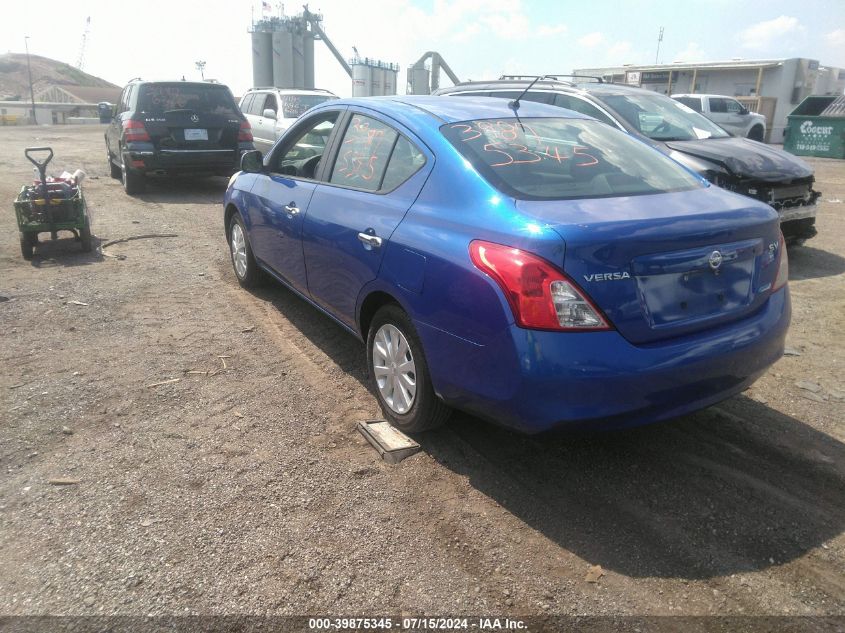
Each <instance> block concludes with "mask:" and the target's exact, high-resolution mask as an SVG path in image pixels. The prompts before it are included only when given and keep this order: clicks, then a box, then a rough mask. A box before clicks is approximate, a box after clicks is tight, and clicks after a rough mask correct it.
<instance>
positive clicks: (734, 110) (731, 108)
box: [725, 99, 742, 114]
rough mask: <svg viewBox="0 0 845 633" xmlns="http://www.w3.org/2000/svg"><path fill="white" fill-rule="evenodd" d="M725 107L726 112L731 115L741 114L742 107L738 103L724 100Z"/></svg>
mask: <svg viewBox="0 0 845 633" xmlns="http://www.w3.org/2000/svg"><path fill="white" fill-rule="evenodd" d="M725 105H726V107H727V109H728V112H730V113H731V114H739V113H740V112H742V106H741V105H740V103H739V101H734V100H733V99H725Z"/></svg>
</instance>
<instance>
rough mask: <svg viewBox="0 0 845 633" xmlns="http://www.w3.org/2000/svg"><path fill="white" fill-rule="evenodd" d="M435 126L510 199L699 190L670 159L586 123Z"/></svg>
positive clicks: (546, 121) (496, 122) (526, 121)
mask: <svg viewBox="0 0 845 633" xmlns="http://www.w3.org/2000/svg"><path fill="white" fill-rule="evenodd" d="M440 129H441V131H442V132H443V134H444V136H445V137H446V138H447V139H448V140H449V141H450V142H451V143H452V145H454V147H455V148H456V149H457V150H458V151H459V152H460V153H461V154H462V155H463V156H464V158H466V159H467V160H468V161H469V162H470V163H471V164H472V166H473V167H475V169H476V170H478V172H479V173H480V174H481V175H482V176H483V177H484V178H485V179H487V181H488V182H490V184H492V185H493V186H494V187H496V188H498V189H499V190H500V191H501V192H502V193H504V194H506V195H509V196H513V197H515V198H520V199H525V200H568V199H579V198H600V197H615V196H632V195H643V194H654V193H665V192H668V191H683V190H686V189H694V188H697V187H701V186H702V184H701V181H700V180H699V179H698V178H696V177H695V176H694V175H693V174H691V173H690V172H688V171H687V170H686V169H684V168H683V167H681V166H680V165H679V164H678V163H676V162H675V161H673V160H672V159H671V158H669V157H668V156H665V155H664V154H661V153H660V152H658V151H657V150H654V149H652V148H650V147H648V146H647V145H646V144H645V143H642V142H640V141H638V140H636V139H634V138H633V137H632V136H630V135H629V134H625V133H624V132H622V131H620V130H616V129H613V128H611V127H610V126H608V125H605V124H604V123H600V122H599V121H593V120H590V119H565V118H519V119H516V118H508V119H487V120H479V121H463V122H461V123H447V124H445V125H443V126H442V127H441V128H440Z"/></svg>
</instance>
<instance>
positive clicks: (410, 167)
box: [381, 136, 425, 191]
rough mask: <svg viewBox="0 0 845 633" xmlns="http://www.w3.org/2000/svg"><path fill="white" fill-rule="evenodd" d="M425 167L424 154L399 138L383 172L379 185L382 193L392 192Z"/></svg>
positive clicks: (403, 138) (401, 137)
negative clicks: (382, 178)
mask: <svg viewBox="0 0 845 633" xmlns="http://www.w3.org/2000/svg"><path fill="white" fill-rule="evenodd" d="M423 165H425V154H423V153H422V152H421V151H420V150H418V149H417V148H416V147H414V145H413V143H411V141H409V140H408V139H406V138H405V137H404V136H400V137H399V140H398V141H396V146H395V147H394V148H393V153H392V154H391V155H390V162H389V163H388V164H387V170H386V171H385V172H384V180H383V181H382V183H381V190H382V191H392V190H393V189H396V187H398V186H399V185H401V184H402V183H403V182H405V181H406V180H408V178H410V177H411V176H413V175H414V174H415V173H417V171H418V170H419V168H420V167H422V166H423Z"/></svg>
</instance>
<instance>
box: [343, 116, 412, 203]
mask: <svg viewBox="0 0 845 633" xmlns="http://www.w3.org/2000/svg"><path fill="white" fill-rule="evenodd" d="M397 136H398V134H397V133H396V131H395V130H394V129H393V128H391V127H389V126H387V125H385V124H384V123H382V122H381V121H376V120H375V119H372V118H370V117H368V116H364V115H363V114H355V115H354V116H353V117H352V120H351V121H350V122H349V127H347V128H346V133H345V134H344V135H343V141H342V142H341V144H340V149H339V151H338V154H337V159H336V160H335V164H334V168H333V169H332V176H331V178H330V180H329V181H330V182H332V183H334V184H338V185H344V186H347V187H356V188H358V189H365V190H367V191H377V190H378V189H379V187H380V185H381V181H382V176H384V171H385V168H386V167H387V159H388V157H389V156H390V152H391V150H392V149H393V144H394V142H395V141H396V137H397Z"/></svg>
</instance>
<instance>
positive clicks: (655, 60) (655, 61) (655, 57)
mask: <svg viewBox="0 0 845 633" xmlns="http://www.w3.org/2000/svg"><path fill="white" fill-rule="evenodd" d="M662 41H663V27H662V26H661V27H660V34H659V35H658V36H657V52H656V53H655V54H654V63H655V64H657V58H658V57H660V42H662Z"/></svg>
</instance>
